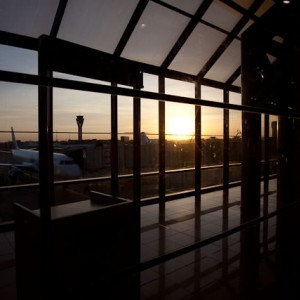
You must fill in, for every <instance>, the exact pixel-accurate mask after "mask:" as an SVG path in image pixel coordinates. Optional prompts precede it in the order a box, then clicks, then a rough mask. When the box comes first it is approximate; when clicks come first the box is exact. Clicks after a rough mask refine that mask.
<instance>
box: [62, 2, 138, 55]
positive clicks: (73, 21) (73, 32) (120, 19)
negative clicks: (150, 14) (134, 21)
mask: <svg viewBox="0 0 300 300" xmlns="http://www.w3.org/2000/svg"><path fill="white" fill-rule="evenodd" d="M137 3H138V0H128V1H118V0H101V1H98V0H85V1H81V0H72V1H69V2H68V4H67V7H66V11H65V14H64V17H63V20H62V23H61V27H60V30H59V33H58V37H59V38H62V39H65V40H68V41H71V42H75V43H78V44H81V45H84V46H88V47H91V48H95V49H98V50H102V51H105V52H109V53H113V51H114V50H115V48H116V46H117V44H118V42H119V40H120V38H121V36H122V34H123V32H124V30H125V28H126V26H127V24H128V22H129V20H130V18H131V16H132V14H133V12H134V10H135V8H136V5H137Z"/></svg>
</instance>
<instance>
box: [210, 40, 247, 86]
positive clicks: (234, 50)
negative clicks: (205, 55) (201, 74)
mask: <svg viewBox="0 0 300 300" xmlns="http://www.w3.org/2000/svg"><path fill="white" fill-rule="evenodd" d="M240 65H241V42H240V41H238V40H234V41H233V42H232V43H231V44H230V45H229V47H228V48H227V49H226V50H225V52H224V53H223V54H222V56H221V57H220V58H219V59H218V60H217V62H216V63H215V64H214V65H213V67H212V68H211V69H210V70H209V71H208V72H207V74H206V75H205V78H208V79H213V80H217V81H222V82H225V81H226V80H227V79H228V78H229V77H230V76H231V75H232V74H233V73H234V72H235V70H236V69H237V68H238V67H239V66H240Z"/></svg>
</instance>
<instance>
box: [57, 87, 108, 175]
mask: <svg viewBox="0 0 300 300" xmlns="http://www.w3.org/2000/svg"><path fill="white" fill-rule="evenodd" d="M77 116H83V118H84V122H83V126H82V140H80V136H79V128H78V126H77V120H76V119H77ZM53 140H54V141H55V143H54V151H55V150H56V149H55V148H58V149H60V151H63V152H65V153H66V151H67V153H68V155H69V156H71V157H73V158H76V160H77V161H76V162H77V163H78V164H79V165H80V167H81V168H82V171H83V174H84V177H94V176H101V175H108V174H110V161H109V158H110V156H109V154H107V152H108V151H109V141H110V96H109V95H102V94H98V93H92V92H84V91H75V90H65V89H58V88H55V89H53Z"/></svg>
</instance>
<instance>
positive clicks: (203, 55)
mask: <svg viewBox="0 0 300 300" xmlns="http://www.w3.org/2000/svg"><path fill="white" fill-rule="evenodd" d="M225 37H226V35H225V34H224V33H222V32H220V31H217V30H215V29H213V28H210V27H208V26H206V25H204V24H198V25H197V27H196V28H195V30H194V31H193V33H192V34H191V35H190V37H189V38H188V40H187V41H186V43H185V44H184V45H183V47H182V48H181V50H180V51H179V53H178V54H177V56H176V57H175V59H174V61H173V62H172V64H171V65H170V69H173V70H176V71H181V72H185V73H189V74H192V75H196V74H198V72H199V71H200V70H201V69H202V67H203V66H204V65H205V63H206V62H207V61H208V60H209V58H210V57H211V55H212V53H214V51H215V50H216V49H217V48H218V47H219V45H220V44H221V43H222V41H223V40H224V39H225Z"/></svg>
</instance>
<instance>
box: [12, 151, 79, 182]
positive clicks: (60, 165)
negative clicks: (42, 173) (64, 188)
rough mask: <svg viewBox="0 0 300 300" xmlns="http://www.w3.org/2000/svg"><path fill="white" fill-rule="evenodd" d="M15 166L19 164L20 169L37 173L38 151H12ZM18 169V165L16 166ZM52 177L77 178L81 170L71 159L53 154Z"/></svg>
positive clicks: (63, 155) (60, 154)
mask: <svg viewBox="0 0 300 300" xmlns="http://www.w3.org/2000/svg"><path fill="white" fill-rule="evenodd" d="M12 155H13V159H14V162H15V164H19V167H20V169H24V170H28V171H32V172H38V171H39V151H36V150H27V149H12ZM16 167H18V165H16ZM53 168H54V176H56V177H59V178H64V179H67V178H70V179H71V178H78V177H80V176H81V170H80V168H79V166H78V165H77V164H76V163H75V162H74V160H73V159H71V158H70V157H68V156H67V155H65V154H62V153H53Z"/></svg>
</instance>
